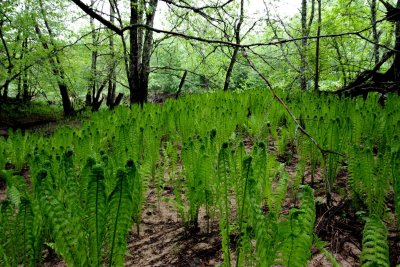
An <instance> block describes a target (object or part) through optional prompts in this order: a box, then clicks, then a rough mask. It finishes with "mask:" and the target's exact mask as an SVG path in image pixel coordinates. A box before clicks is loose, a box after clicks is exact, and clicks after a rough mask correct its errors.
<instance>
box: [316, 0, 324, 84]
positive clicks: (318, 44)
mask: <svg viewBox="0 0 400 267" xmlns="http://www.w3.org/2000/svg"><path fill="white" fill-rule="evenodd" d="M321 2H322V0H317V3H318V26H317V42H316V45H315V79H314V90H315V91H318V90H319V64H320V62H319V59H320V58H319V54H320V36H321V22H322V18H321V17H322V15H321V12H322V10H321V9H322V7H321V5H322V3H321Z"/></svg>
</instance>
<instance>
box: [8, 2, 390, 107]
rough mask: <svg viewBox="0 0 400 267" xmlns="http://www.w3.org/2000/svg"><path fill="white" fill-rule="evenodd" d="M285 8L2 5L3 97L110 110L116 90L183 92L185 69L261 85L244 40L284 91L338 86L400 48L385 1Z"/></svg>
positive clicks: (197, 88) (201, 82)
mask: <svg viewBox="0 0 400 267" xmlns="http://www.w3.org/2000/svg"><path fill="white" fill-rule="evenodd" d="M73 2H75V3H73ZM136 2H137V3H136ZM130 3H131V4H132V5H133V6H135V5H137V8H132V10H130V9H129V4H130ZM135 3H136V4H135ZM391 4H392V5H394V6H395V4H396V3H391ZM279 5H280V2H279V1H273V2H271V3H269V2H268V1H261V0H260V1H253V2H248V1H242V2H239V1H226V2H223V1H207V2H204V3H203V2H198V1H196V2H193V3H191V2H190V1H189V2H187V1H183V2H182V1H160V2H159V1H149V2H147V1H146V2H143V3H142V2H141V1H131V2H129V1H118V2H115V3H114V1H111V2H108V1H94V0H93V1H91V2H90V3H89V2H87V3H82V2H80V1H51V2H49V1H44V0H42V1H2V3H1V9H0V10H1V12H2V19H1V24H0V26H1V27H0V28H1V32H0V35H1V41H2V46H1V55H0V56H1V63H2V64H1V66H0V67H1V72H0V73H1V85H0V86H1V87H0V89H1V91H0V92H1V96H2V98H3V101H4V99H6V98H7V97H16V98H17V99H22V100H24V101H29V100H31V99H32V98H34V99H38V100H47V101H50V102H52V103H53V102H55V103H60V102H62V103H63V107H64V111H65V113H66V114H69V113H72V109H71V107H70V106H71V104H70V103H69V102H71V101H72V102H73V105H74V107H75V109H79V108H81V107H82V106H83V105H84V104H86V105H90V106H92V107H93V109H95V110H96V109H98V106H99V102H101V100H102V99H103V96H104V98H105V99H104V103H105V104H107V106H109V107H113V106H115V104H117V103H118V102H119V99H118V94H119V93H122V94H124V96H125V97H126V98H127V99H130V101H131V102H144V101H146V100H147V98H148V92H151V93H160V92H176V91H177V90H178V88H179V84H180V82H181V80H183V79H182V78H183V76H184V73H186V74H187V75H185V77H186V79H185V84H184V85H183V91H184V92H207V91H215V90H218V89H222V88H223V89H224V90H228V89H232V90H236V89H241V90H242V89H251V88H259V87H263V86H265V84H263V82H262V81H261V80H260V79H259V77H258V75H257V73H256V72H254V71H253V70H252V69H251V67H250V66H249V63H248V61H247V60H246V59H245V58H244V57H243V53H242V52H241V49H242V48H246V49H245V50H246V53H247V55H248V58H249V59H251V61H252V62H253V63H254V65H255V66H256V67H257V68H258V69H259V71H261V72H262V73H264V74H265V76H266V77H267V78H268V80H269V82H270V83H271V84H272V85H273V86H274V87H277V88H280V89H282V90H284V92H286V93H288V92H293V91H295V90H302V91H314V90H322V91H335V90H337V89H339V88H341V87H343V86H346V85H348V84H349V83H351V82H352V81H353V79H354V78H355V77H357V75H358V74H360V73H361V72H363V71H366V70H371V69H373V67H374V66H375V65H376V64H378V63H379V62H380V61H381V60H382V59H384V58H385V57H386V54H387V53H389V52H391V51H393V49H394V45H395V43H396V35H395V32H396V28H395V23H393V22H389V21H387V20H386V19H385V16H386V11H387V9H386V8H385V6H384V4H382V3H381V2H379V1H372V0H371V1H326V2H324V1H316V0H315V1H302V2H301V3H300V1H298V2H296V4H294V3H287V5H289V6H290V5H293V6H297V7H298V12H296V8H294V7H291V8H289V9H290V10H292V11H290V12H289V13H288V12H284V14H285V13H286V15H280V14H279V12H278V11H282V10H284V9H283V8H282V7H281V8H278V7H279ZM78 6H80V7H83V10H84V11H85V12H86V13H88V14H89V15H91V16H92V17H95V18H92V17H89V16H88V15H86V13H85V12H84V11H82V10H81V9H80V8H79V7H78ZM277 6H278V7H277ZM157 7H158V8H159V11H158V12H157ZM281 13H282V12H281ZM288 14H290V16H289V15H288ZM99 21H100V22H99ZM129 25H138V26H137V27H129ZM239 44H241V45H242V46H240V45H239ZM381 65H382V64H381ZM390 65H391V62H390V61H387V62H386V63H385V64H383V65H382V66H381V69H382V71H385V70H387V69H389V68H390ZM128 78H129V79H128ZM142 92H143V93H142ZM116 100H117V101H116Z"/></svg>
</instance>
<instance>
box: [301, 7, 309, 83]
mask: <svg viewBox="0 0 400 267" xmlns="http://www.w3.org/2000/svg"><path fill="white" fill-rule="evenodd" d="M301 32H302V36H303V37H306V36H307V35H308V34H307V0H302V1H301ZM307 46H308V40H307V39H305V38H304V39H303V40H301V54H300V89H301V90H303V91H306V90H307V77H306V68H307V58H306V53H307Z"/></svg>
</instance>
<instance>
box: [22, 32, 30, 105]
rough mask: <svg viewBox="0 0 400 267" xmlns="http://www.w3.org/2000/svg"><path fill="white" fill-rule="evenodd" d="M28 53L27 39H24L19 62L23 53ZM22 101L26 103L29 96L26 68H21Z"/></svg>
mask: <svg viewBox="0 0 400 267" xmlns="http://www.w3.org/2000/svg"><path fill="white" fill-rule="evenodd" d="M26 51H28V38H25V40H24V41H23V42H22V53H21V60H22V59H23V56H24V54H25V52H26ZM21 72H22V100H23V101H24V102H27V101H28V100H29V98H30V96H29V95H30V94H29V84H28V70H27V69H26V66H23V69H22V71H21Z"/></svg>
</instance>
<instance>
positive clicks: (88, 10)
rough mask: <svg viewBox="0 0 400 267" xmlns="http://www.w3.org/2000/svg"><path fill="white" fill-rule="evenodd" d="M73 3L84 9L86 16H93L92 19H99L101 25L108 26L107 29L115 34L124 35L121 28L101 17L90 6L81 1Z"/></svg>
mask: <svg viewBox="0 0 400 267" xmlns="http://www.w3.org/2000/svg"><path fill="white" fill-rule="evenodd" d="M71 1H72V2H74V3H75V4H76V5H77V6H78V7H80V9H82V11H83V12H85V13H86V14H88V15H89V16H91V17H92V18H95V19H97V20H98V21H99V22H100V23H102V24H103V25H104V26H106V27H107V28H109V29H110V30H112V31H113V32H115V33H116V34H118V35H122V31H121V29H120V28H118V27H117V26H115V25H114V24H112V23H111V22H110V21H108V20H106V19H105V18H103V17H102V16H100V15H99V14H97V13H96V12H95V11H94V10H93V9H92V8H90V7H89V6H88V5H86V4H85V3H83V2H82V1H80V0H71Z"/></svg>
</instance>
